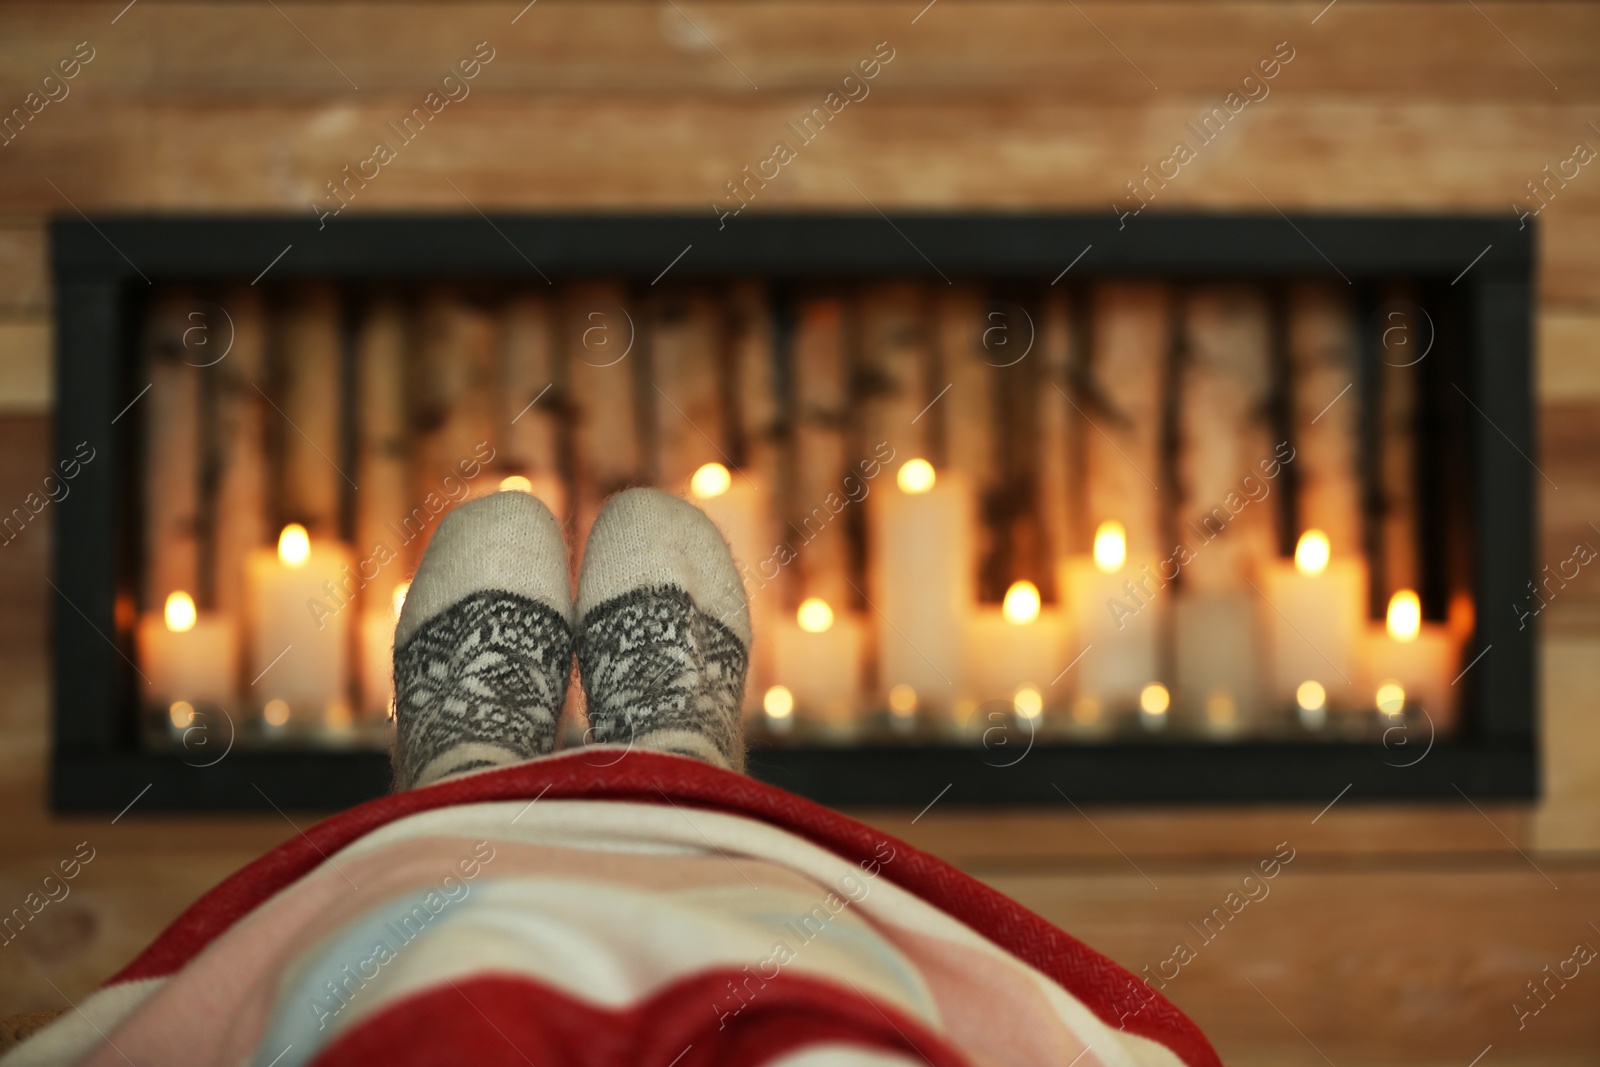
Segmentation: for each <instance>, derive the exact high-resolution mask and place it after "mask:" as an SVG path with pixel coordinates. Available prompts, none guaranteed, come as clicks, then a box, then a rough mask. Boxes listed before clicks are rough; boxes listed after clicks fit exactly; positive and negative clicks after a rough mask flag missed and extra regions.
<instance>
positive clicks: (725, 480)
mask: <svg viewBox="0 0 1600 1067" xmlns="http://www.w3.org/2000/svg"><path fill="white" fill-rule="evenodd" d="M732 485H733V475H732V474H730V473H728V468H727V467H724V466H723V465H722V464H720V463H707V464H705V465H704V466H702V467H701V468H700V469H699V470H697V471H695V472H694V474H693V476H692V477H690V479H689V492H690V493H692V494H694V496H695V498H696V499H697V500H713V499H715V498H716V497H719V496H721V495H722V494H723V493H726V492H727V491H728V489H729V488H730V487H731V486H732Z"/></svg>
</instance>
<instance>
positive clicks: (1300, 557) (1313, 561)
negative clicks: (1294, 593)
mask: <svg viewBox="0 0 1600 1067" xmlns="http://www.w3.org/2000/svg"><path fill="white" fill-rule="evenodd" d="M1328 555H1329V547H1328V535H1327V534H1325V533H1323V532H1322V531H1321V530H1307V531H1306V532H1305V533H1303V534H1301V535H1300V541H1299V543H1298V544H1296V545H1295V546H1294V569H1295V570H1297V571H1299V572H1300V573H1301V574H1303V575H1305V576H1306V577H1308V578H1315V577H1316V576H1317V575H1319V574H1321V573H1322V572H1323V571H1325V570H1327V569H1328Z"/></svg>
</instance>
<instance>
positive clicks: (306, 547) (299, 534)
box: [278, 522, 311, 568]
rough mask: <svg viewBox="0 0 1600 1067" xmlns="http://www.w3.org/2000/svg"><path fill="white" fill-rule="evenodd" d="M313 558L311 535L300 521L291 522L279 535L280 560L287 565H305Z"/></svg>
mask: <svg viewBox="0 0 1600 1067" xmlns="http://www.w3.org/2000/svg"><path fill="white" fill-rule="evenodd" d="M310 558H311V536H310V535H309V534H308V533H306V528H305V527H304V526H301V525H300V524H299V523H298V522H291V523H290V524H289V525H287V526H285V527H284V528H283V532H282V533H280V534H279V535H278V560H279V562H281V563H282V564H283V565H284V566H286V567H297V568H298V567H304V566H305V564H306V560H308V559H310Z"/></svg>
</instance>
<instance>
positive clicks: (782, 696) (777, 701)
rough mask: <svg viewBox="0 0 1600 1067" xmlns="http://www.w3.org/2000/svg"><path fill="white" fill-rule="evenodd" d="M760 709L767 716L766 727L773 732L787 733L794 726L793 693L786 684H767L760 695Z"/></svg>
mask: <svg viewBox="0 0 1600 1067" xmlns="http://www.w3.org/2000/svg"><path fill="white" fill-rule="evenodd" d="M761 711H762V714H764V715H765V716H766V717H767V728H768V729H770V730H771V731H772V732H773V733H778V734H786V733H788V732H789V730H790V729H791V728H792V727H793V726H794V694H793V693H791V692H789V689H788V687H787V686H782V685H774V686H768V687H767V690H766V692H765V693H763V694H762V696H761Z"/></svg>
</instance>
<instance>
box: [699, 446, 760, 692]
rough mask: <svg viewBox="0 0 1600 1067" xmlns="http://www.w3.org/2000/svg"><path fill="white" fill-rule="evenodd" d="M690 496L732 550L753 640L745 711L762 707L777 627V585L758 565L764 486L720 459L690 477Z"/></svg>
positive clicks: (746, 687)
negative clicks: (763, 578) (770, 583)
mask: <svg viewBox="0 0 1600 1067" xmlns="http://www.w3.org/2000/svg"><path fill="white" fill-rule="evenodd" d="M687 490H688V497H689V499H690V500H692V501H693V502H694V503H695V505H696V506H698V507H699V508H700V510H701V511H703V512H705V513H706V517H707V518H709V519H710V520H711V521H712V522H713V523H714V524H715V525H716V527H717V529H718V530H720V531H721V532H722V536H723V537H724V538H725V539H726V540H727V542H728V548H729V549H730V550H731V551H732V552H733V562H734V566H735V567H736V568H737V569H738V572H739V575H740V584H741V585H742V586H743V588H744V595H745V598H746V600H747V601H748V602H749V605H750V627H751V629H752V630H753V631H754V633H755V640H754V641H753V643H752V644H751V647H750V670H749V674H748V676H747V678H746V681H745V700H744V704H745V711H746V712H748V713H754V712H755V711H756V710H757V709H760V708H761V707H762V704H761V701H762V694H764V693H765V692H766V691H767V690H768V689H769V688H771V687H772V686H773V685H774V684H776V683H777V681H778V679H777V677H776V675H775V671H776V664H775V662H774V657H775V649H774V645H775V640H776V632H777V629H778V628H779V627H780V626H781V624H782V623H781V617H780V615H781V613H780V612H779V611H778V604H777V598H778V589H777V587H776V586H773V587H772V588H770V589H769V588H766V587H765V583H762V582H761V580H760V579H759V578H752V575H758V574H760V573H761V570H760V568H761V564H762V562H763V561H764V560H765V559H767V558H768V557H769V556H771V555H772V554H773V548H774V547H775V546H774V545H772V544H769V543H766V542H767V540H768V539H767V537H766V531H767V523H766V516H767V500H766V491H765V490H764V489H763V488H762V486H761V484H760V482H759V481H757V480H756V479H754V478H752V477H751V476H750V474H749V473H747V472H744V471H740V472H738V473H734V472H732V471H730V470H728V468H727V467H725V466H723V465H722V464H721V463H707V464H704V465H703V466H701V467H699V468H698V469H697V470H696V471H695V472H694V474H693V475H692V476H691V477H690V479H689V484H688V486H687Z"/></svg>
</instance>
